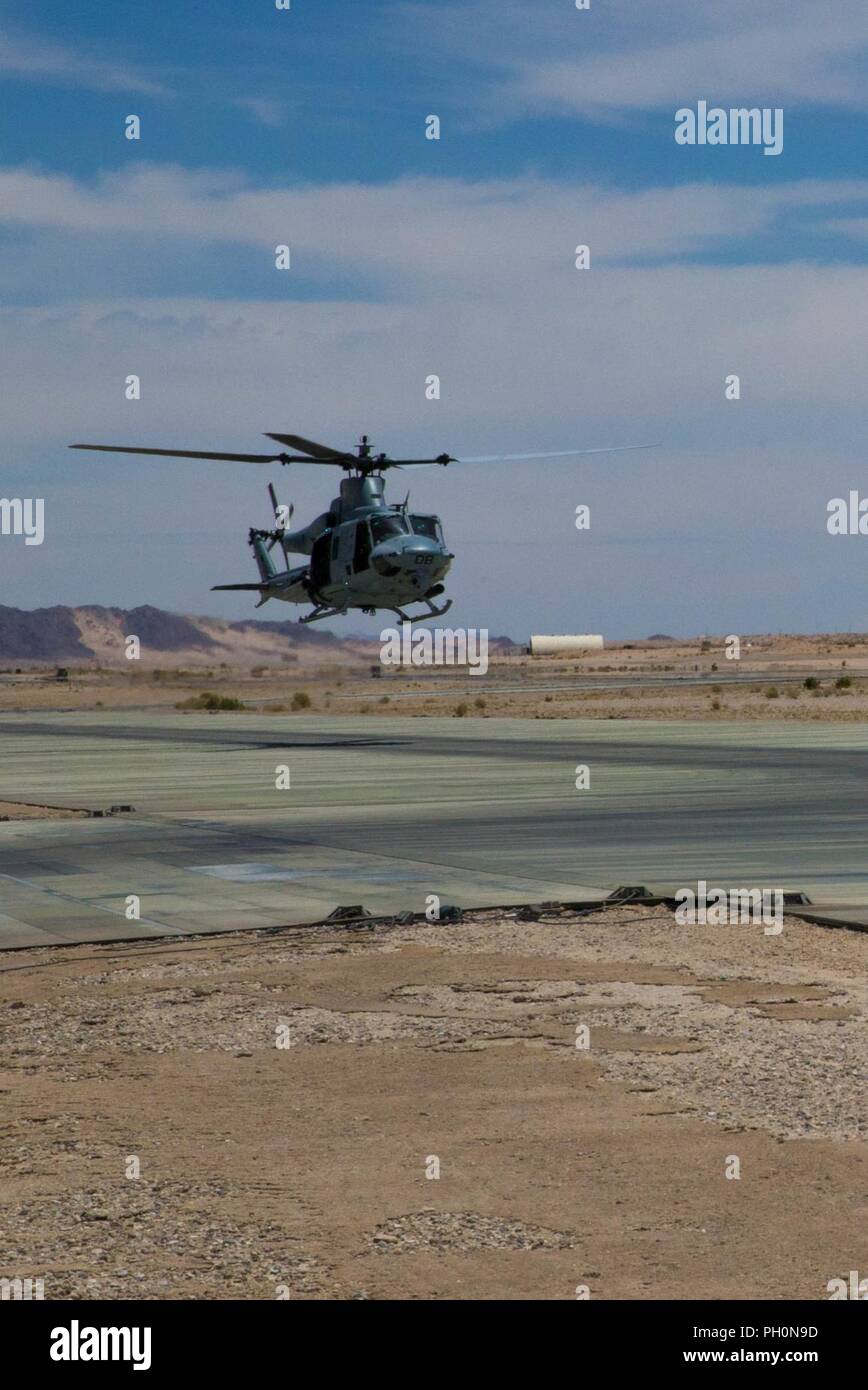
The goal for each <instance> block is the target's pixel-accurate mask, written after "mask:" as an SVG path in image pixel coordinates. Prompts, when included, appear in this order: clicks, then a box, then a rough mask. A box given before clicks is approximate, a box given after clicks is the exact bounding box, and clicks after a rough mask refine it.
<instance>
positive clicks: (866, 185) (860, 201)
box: [0, 0, 868, 637]
mask: <svg viewBox="0 0 868 1390" xmlns="http://www.w3.org/2000/svg"><path fill="white" fill-rule="evenodd" d="M866 59H868V8H866V7H865V6H864V4H863V3H862V2H861V0H858V3H857V0H836V3H835V5H834V6H833V7H832V9H831V10H827V9H826V8H825V7H823V6H820V5H818V4H817V3H815V0H731V3H729V4H727V5H724V6H722V5H720V4H718V3H713V2H712V0H668V2H667V0H661V2H660V3H656V4H639V3H637V2H636V0H630V3H626V2H625V0H591V8H590V10H589V11H587V12H580V11H577V10H576V9H575V6H574V4H573V3H571V0H534V3H533V4H527V3H518V2H517V0H462V2H461V3H458V2H453V0H428V3H421V4H414V3H406V2H403V0H402V3H391V2H390V0H385V2H384V3H379V4H377V3H367V0H366V3H364V4H362V3H356V0H292V8H291V10H290V11H289V12H279V11H277V10H276V9H275V6H274V4H273V0H247V3H245V4H243V5H239V4H237V3H229V0H212V3H208V2H207V0H197V2H196V3H194V0H173V3H172V4H171V5H167V4H161V3H157V2H156V0H154V3H139V4H135V5H108V4H94V3H93V0H66V3H64V4H62V5H60V4H56V5H52V6H49V7H45V6H40V7H34V6H32V5H25V4H23V3H5V4H3V3H0V83H2V86H3V93H2V95H3V110H4V113H5V118H4V121H3V125H2V134H0V314H2V320H3V321H2V325H0V327H2V334H0V368H2V371H3V379H4V392H3V408H2V416H0V418H2V421H3V437H4V474H5V481H4V484H3V492H4V494H5V495H6V496H10V497H11V496H41V497H44V498H45V506H46V541H45V544H44V545H43V546H42V547H27V548H25V547H24V546H23V543H22V541H21V539H20V538H13V537H0V576H2V580H3V595H4V597H3V600H2V601H3V602H4V603H9V604H16V605H20V606H23V607H33V606H38V605H43V604H51V603H58V602H65V603H85V602H92V603H97V602H103V603H109V604H119V605H130V606H132V605H134V604H138V603H146V602H150V603H156V604H159V605H161V606H164V607H169V608H173V609H175V610H179V611H188V612H211V613H221V614H225V615H227V616H234V617H241V616H243V615H244V614H246V613H247V612H248V611H250V607H249V603H248V601H247V600H246V599H245V598H244V597H243V596H240V597H237V596H231V595H217V594H211V593H210V592H209V589H210V585H211V583H216V582H221V581H227V580H240V579H244V578H248V577H250V576H249V573H248V571H249V569H250V560H249V555H248V552H247V548H246V545H245V543H244V538H245V534H246V528H247V526H248V525H249V524H251V523H253V524H265V523H266V522H267V520H268V516H267V507H266V503H265V493H264V487H265V483H266V482H267V481H268V477H269V476H271V475H270V474H266V475H263V474H262V473H261V472H259V471H257V470H255V469H250V470H245V469H244V468H243V467H241V466H238V467H233V466H231V465H218V464H215V465H210V466H209V465H199V466H197V465H195V464H192V463H190V464H186V463H181V462H179V463H177V464H172V463H160V462H155V463H153V464H147V463H143V462H142V461H136V460H134V459H133V460H124V459H117V460H112V459H108V460H106V459H105V458H100V457H99V456H93V457H88V456H84V455H74V454H70V453H68V452H67V451H66V449H65V445H66V443H67V442H70V441H72V440H74V439H81V438H84V439H93V440H104V441H106V442H118V443H125V442H129V443H142V444H154V445H162V446H172V445H176V446H178V447H185V446H186V447H190V448H206V449H207V448H218V449H219V448H224V449H242V450H245V451H247V450H257V449H258V448H260V447H261V446H260V441H259V436H260V434H261V432H262V431H265V430H297V431H298V432H300V433H302V434H307V435H309V436H312V437H314V438H323V439H324V440H325V441H326V442H328V443H333V444H335V445H336V446H340V447H346V446H347V445H348V444H349V443H350V442H351V441H352V440H353V439H354V438H355V437H356V436H357V435H358V434H359V433H360V432H361V431H362V430H368V431H369V432H371V433H372V434H373V435H374V437H375V439H376V441H377V443H378V444H379V445H381V446H382V447H384V448H386V449H387V450H388V451H389V452H392V453H396V452H401V451H404V450H405V449H406V450H414V451H415V450H418V449H424V450H425V451H426V452H428V451H431V452H434V453H436V452H440V451H441V450H443V449H447V450H449V451H450V452H452V453H460V452H468V453H487V452H495V451H498V450H501V449H502V450H503V451H504V452H515V451H519V450H524V449H534V448H539V449H557V448H565V447H567V446H569V445H572V444H575V445H583V446H587V447H595V446H599V445H602V444H608V443H626V444H632V443H637V442H644V441H659V443H660V448H659V449H658V450H655V451H653V452H649V453H647V454H644V453H643V454H633V455H631V454H625V455H621V456H619V455H613V456H611V457H604V458H602V459H599V458H595V459H587V460H581V459H579V460H574V461H569V460H568V461H564V462H561V463H557V464H555V465H535V466H534V467H533V469H521V468H518V467H516V466H514V465H507V466H504V467H501V468H496V467H495V466H490V467H485V468H480V469H476V470H471V469H469V468H468V469H466V470H464V471H462V470H460V469H459V468H458V467H457V466H456V467H454V468H450V469H449V470H444V471H441V470H436V471H434V470H431V471H429V472H426V473H424V474H419V475H413V476H411V477H409V479H408V482H409V485H410V486H412V488H413V498H414V502H415V503H416V504H417V505H420V506H424V507H425V508H427V509H434V510H438V511H439V512H440V514H441V515H442V517H443V519H444V523H445V525H446V529H447V535H448V537H449V539H450V541H451V542H452V544H453V548H454V549H456V551H457V555H458V558H457V560H456V564H455V567H454V570H453V576H452V578H451V582H450V590H451V592H452V594H453V596H454V598H455V600H456V603H455V608H454V609H453V612H452V614H451V615H450V620H453V619H454V621H455V622H463V623H466V624H468V625H485V626H488V627H490V628H491V629H492V630H496V631H501V630H507V631H511V632H513V633H514V635H515V636H516V637H523V636H525V635H526V634H527V633H528V632H529V631H531V630H540V629H543V630H548V629H552V630H565V631H571V630H592V631H602V632H605V633H608V634H610V635H613V636H641V635H643V634H645V633H646V632H649V631H660V630H665V631H673V632H682V633H688V632H700V631H719V632H723V631H725V632H732V631H749V630H754V631H756V630H766V629H771V630H778V629H785V630H812V629H817V628H830V629H846V628H851V627H853V628H864V627H866V626H868V624H866V623H865V620H864V619H865V612H866V605H865V582H864V573H865V563H864V559H863V554H862V551H863V548H864V547H866V546H868V537H836V538H832V537H829V536H828V534H827V532H826V528H825V518H826V503H827V501H828V500H829V499H830V498H832V497H835V496H842V495H846V492H847V491H848V490H849V489H850V488H859V487H860V485H863V486H864V489H865V492H866V495H868V481H863V480H864V479H865V467H864V439H865V426H866V418H865V406H864V377H865V367H864V363H865V361H866V358H868V351H866V349H868V341H866V338H868V327H866V324H868V315H866V313H865V307H866V306H865V298H866V257H868V179H866V177H865V175H864V171H863V167H862V165H863V162H864V156H863V151H864V149H865V148H866V137H868V86H866V84H865V81H864V78H865V70H866ZM700 99H704V100H707V101H708V102H709V103H710V104H712V105H720V106H723V107H729V106H730V105H735V106H760V107H765V106H771V107H781V108H782V109H783V111H784V132H785V139H784V149H783V153H782V154H781V155H780V156H779V157H775V158H769V157H765V156H763V154H762V151H761V150H759V149H757V148H752V147H722V148H714V147H708V146H706V147H695V148H689V147H680V146H678V145H676V143H675V141H674V138H673V129H674V113H675V110H676V109H677V108H679V107H681V106H685V105H687V106H695V104H696V102H697V101H699V100H700ZM131 113H134V114H136V115H138V116H140V118H141V122H142V138H141V140H140V141H138V142H132V141H128V140H126V139H124V135H123V129H124V120H125V117H126V116H127V115H129V114H131ZM430 113H436V114H437V115H439V117H440V120H441V126H442V128H441V139H440V140H439V141H430V140H426V139H425V138H424V124H425V118H426V116H427V115H428V114H430ZM281 242H287V243H289V244H290V246H291V248H292V257H293V263H292V269H291V271H289V272H286V273H281V272H278V271H276V270H275V268H274V255H273V251H274V246H275V245H276V244H278V243H281ZM578 243H587V244H589V245H590V246H591V253H592V265H591V269H590V270H588V271H584V272H579V271H577V270H576V269H575V266H574V263H573V259H574V257H573V253H574V248H575V246H576V245H577V244H578ZM133 372H134V373H136V374H138V375H140V377H141V380H142V399H141V400H140V401H137V402H129V401H126V400H125V399H124V394H123V383H124V378H125V377H126V375H127V374H128V373H133ZM433 372H436V373H437V374H439V375H440V377H441V381H442V395H441V399H440V400H439V401H437V402H429V401H426V400H425V396H424V382H425V378H426V376H427V375H428V374H429V373H433ZM732 372H735V373H738V374H739V375H740V377H741V382H742V399H741V400H740V401H738V402H727V401H726V400H725V399H724V387H723V382H724V377H725V376H726V375H727V374H728V373H732ZM312 475H313V476H312ZM275 481H276V483H277V485H278V487H279V490H280V491H281V493H282V494H283V495H284V496H286V498H287V499H292V500H293V501H295V503H296V507H297V515H298V516H303V515H304V514H305V512H307V511H309V512H310V513H311V514H313V513H315V512H317V511H320V510H321V509H322V507H323V505H324V504H325V503H326V502H327V501H328V498H329V496H330V495H331V484H330V481H329V477H328V476H324V474H323V472H321V471H319V470H316V471H314V470H304V469H294V470H284V471H283V472H282V475H280V476H278V477H277V478H276V479H275ZM401 484H402V485H404V486H406V484H405V480H404V478H402V479H401ZM393 490H395V489H393ZM396 495H397V491H396ZM580 503H586V504H588V505H590V506H591V517H592V524H591V530H590V532H588V533H582V534H579V533H577V532H576V531H575V527H574V526H573V524H572V517H573V516H574V514H575V507H576V505H578V504H580ZM291 614H294V610H290V609H287V610H286V616H290V615H291ZM268 616H274V615H273V614H272V613H271V612H270V611H269V614H268ZM279 616H284V614H283V612H281V614H280V615H279ZM381 625H382V624H381V621H380V620H379V619H377V620H372V621H371V623H370V624H369V625H368V626H369V627H370V629H371V631H374V630H378V629H379V627H380V626H381ZM335 629H336V630H338V631H349V630H365V620H364V619H363V618H360V617H355V616H353V617H351V618H348V619H346V620H343V621H342V622H341V623H337V624H335Z"/></svg>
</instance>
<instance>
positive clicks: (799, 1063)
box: [0, 907, 868, 1300]
mask: <svg viewBox="0 0 868 1390" xmlns="http://www.w3.org/2000/svg"><path fill="white" fill-rule="evenodd" d="M537 918H538V919H537V920H530V921H528V920H521V919H520V918H517V917H515V916H510V915H509V914H503V913H500V914H494V913H488V914H485V913H483V914H477V915H474V916H473V917H472V918H466V919H465V921H464V922H462V923H460V924H456V925H428V924H422V925H413V926H404V927H392V928H388V929H386V928H377V929H375V930H370V931H363V932H359V931H350V930H346V929H344V930H338V929H334V928H327V929H324V930H321V931H316V932H311V931H303V930H294V931H291V930H288V931H286V932H283V933H280V932H278V933H274V934H270V935H266V934H251V933H245V934H238V935H233V936H229V937H221V938H217V939H204V938H200V939H193V940H186V941H184V942H180V941H179V942H177V943H175V942H171V941H162V942H155V943H151V944H147V945H144V946H143V945H141V944H131V945H128V946H105V947H75V948H68V949H55V950H42V951H28V952H10V953H7V954H6V955H4V957H3V958H2V961H0V973H2V1014H0V1017H2V1023H3V1032H4V1040H5V1045H4V1052H3V1065H2V1077H0V1087H2V1090H3V1101H4V1104H3V1112H4V1118H3V1125H2V1133H0V1162H2V1167H3V1172H4V1175H5V1182H4V1195H3V1201H2V1219H0V1229H2V1235H0V1272H2V1274H3V1275H5V1276H8V1277H13V1276H16V1275H17V1276H21V1277H27V1276H31V1277H43V1278H44V1279H45V1296H46V1298H54V1299H67V1298H77V1297H86V1298H97V1297H108V1298H112V1299H127V1298H146V1299H162V1298H176V1299H191V1298H216V1299H230V1298H244V1299H274V1298H279V1297H291V1298H294V1299H297V1298H302V1299H309V1298H316V1299H328V1298H333V1299H385V1298H411V1299H495V1298H507V1299H531V1298H545V1299H573V1298H575V1297H576V1296H577V1289H578V1290H579V1291H580V1292H581V1291H583V1290H584V1289H585V1288H586V1289H587V1291H588V1294H589V1296H590V1297H592V1298H606V1299H660V1298H676V1299H687V1298H701V1299H746V1298H761V1299H786V1298H800V1299H811V1300H814V1299H824V1298H827V1297H828V1293H827V1291H826V1285H827V1283H828V1281H829V1280H830V1279H832V1278H834V1277H837V1276H839V1275H841V1276H843V1277H846V1273H847V1271H849V1270H850V1269H861V1268H864V1267H865V1266H866V1264H868V1252H866V1248H865V1230H866V1221H865V1217H866V1205H865V1192H866V1182H865V1178H866V1168H865V1158H866V1145H865V1139H866V1128H868V1113H866V1102H865V1075H866V1042H865V1037H866V1035H865V1009H866V995H868V989H866V983H865V957H866V950H868V937H866V936H865V935H864V934H861V933H857V932H849V931H842V930H828V929H823V928H818V927H815V926H811V925H809V924H807V923H804V922H801V921H798V920H795V919H790V918H788V919H787V920H786V923H785V928H784V931H783V933H782V934H781V935H780V936H777V937H774V936H765V935H764V934H763V933H762V930H761V929H760V928H758V927H754V926H745V925H742V926H730V927H701V926H696V927H683V926H678V925H677V924H676V923H675V921H674V918H673V917H672V916H671V914H670V913H669V912H668V911H667V910H666V909H665V908H653V909H652V908H643V907H624V908H621V909H618V910H612V911H608V912H606V913H605V914H600V913H597V914H596V915H592V916H585V917H579V916H575V915H572V916H570V915H567V916H564V917H552V918H551V919H550V920H539V914H537ZM580 1025H587V1027H588V1028H589V1043H590V1045H589V1047H588V1048H587V1049H582V1048H577V1046H576V1040H577V1027H578V1026H580ZM283 1044H288V1045H283ZM134 1160H137V1163H138V1168H136V1163H135V1162H134ZM734 1160H737V1164H738V1166H739V1168H740V1176H739V1177H738V1178H727V1177H726V1175H725V1174H726V1171H727V1168H729V1170H730V1171H734ZM438 1166H439V1177H437V1176H430V1175H431V1174H434V1173H436V1172H437V1171H438ZM136 1171H138V1173H139V1176H137V1177H136V1176H128V1174H130V1173H135V1172H136Z"/></svg>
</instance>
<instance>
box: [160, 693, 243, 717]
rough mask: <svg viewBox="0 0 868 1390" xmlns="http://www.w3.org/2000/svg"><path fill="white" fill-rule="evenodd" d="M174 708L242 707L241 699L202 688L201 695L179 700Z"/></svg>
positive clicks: (210, 708)
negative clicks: (216, 693)
mask: <svg viewBox="0 0 868 1390" xmlns="http://www.w3.org/2000/svg"><path fill="white" fill-rule="evenodd" d="M175 709H206V710H210V711H212V712H213V711H214V710H229V709H244V704H243V703H242V701H241V700H236V699H234V698H233V697H232V696H231V695H215V694H214V692H213V691H212V690H203V691H202V693H201V695H191V696H190V698H189V700H179V701H178V703H177V704H176V705H175Z"/></svg>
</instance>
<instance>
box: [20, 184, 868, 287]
mask: <svg viewBox="0 0 868 1390" xmlns="http://www.w3.org/2000/svg"><path fill="white" fill-rule="evenodd" d="M866 198H868V181H856V180H854V181H849V182H845V181H839V182H833V181H830V182H823V181H822V180H804V181H799V182H794V183H790V184H777V183H774V184H770V185H767V186H765V187H739V186H737V185H715V184H709V183H704V184H696V185H687V186H682V187H674V188H663V189H660V188H657V189H646V190H642V191H639V192H622V191H618V190H612V189H606V188H603V187H600V186H597V185H588V184H586V185H573V186H570V185H566V184H562V183H557V182H555V181H549V180H544V179H534V178H519V179H504V180H486V181H482V182H472V181H468V180H460V179H430V178H404V179H398V180H396V181H394V182H391V183H384V184H361V183H341V184H326V185H316V186H300V187H297V188H264V189H263V188H254V187H250V186H248V185H246V184H245V182H244V180H243V178H242V176H241V175H239V174H233V173H231V172H230V173H227V172H225V171H205V172H195V173H191V172H188V171H186V170H184V169H182V168H180V167H176V166H157V165H141V164H137V165H136V166H135V167H134V168H133V169H131V170H129V171H124V172H121V173H113V174H110V175H106V176H104V177H102V178H100V179H98V180H96V181H95V182H92V183H85V182H82V181H77V180H74V179H72V178H69V177H67V176H65V175H57V174H47V173H41V172H39V171H36V170H33V169H7V170H2V171H0V226H3V225H5V226H7V227H11V228H30V229H41V230H50V231H55V232H59V233H63V232H75V233H85V234H89V235H93V236H100V237H103V238H106V237H112V236H114V237H116V238H122V239H124V241H125V244H126V246H127V252H126V256H127V259H128V263H129V269H130V277H131V282H132V283H134V282H135V258H136V254H137V252H136V239H137V238H142V237H144V238H147V239H148V241H149V250H148V256H149V257H152V256H153V255H155V254H159V251H158V243H159V240H160V239H161V238H162V239H163V240H165V241H166V242H167V243H168V241H169V240H170V239H171V238H186V239H189V240H190V241H192V242H194V243H195V242H198V243H200V244H201V245H202V247H203V253H204V249H205V248H206V247H209V246H216V245H219V244H220V243H238V244H242V245H249V246H253V247H257V248H260V249H261V253H262V256H263V264H265V263H266V258H267V257H269V256H271V255H273V251H274V247H275V246H276V245H279V244H282V243H284V242H286V243H289V245H290V246H291V248H292V253H293V258H294V262H293V263H294V266H295V271H294V272H293V274H295V275H297V276H298V275H300V276H301V277H302V283H303V281H304V276H305V275H306V274H307V275H310V273H311V271H313V270H316V269H317V268H318V267H321V266H323V265H326V266H328V269H329V274H330V275H332V276H333V275H334V274H335V272H336V270H340V271H342V272H343V273H347V272H349V273H350V274H353V273H355V274H356V275H357V276H361V277H364V276H365V275H374V276H376V277H379V279H380V280H381V281H382V282H384V283H386V284H391V285H393V286H397V285H403V286H405V287H409V289H408V292H409V293H411V294H412V295H413V296H415V297H419V298H428V297H431V296H433V297H435V298H436V297H439V296H441V295H442V294H443V292H444V289H445V287H446V284H447V282H453V283H456V284H457V283H460V284H461V285H462V286H463V289H464V292H465V293H468V294H471V295H475V296H480V295H485V294H488V293H494V294H495V295H500V294H506V295H508V297H510V298H512V299H513V300H518V301H522V300H524V299H525V298H527V297H529V296H530V297H533V296H535V295H536V293H537V285H538V279H539V276H540V275H545V276H549V275H553V276H557V275H558V274H560V273H563V272H564V271H567V270H571V267H572V264H573V256H574V248H575V246H576V245H578V244H580V243H582V244H587V245H590V246H591V249H592V256H593V258H594V262H595V264H598V265H599V264H605V263H609V264H611V263H613V262H615V261H618V260H623V259H625V258H634V259H635V258H638V257H664V258H665V257H670V258H675V257H680V256H684V255H685V254H691V253H695V252H701V251H703V250H705V249H716V248H717V247H719V246H724V245H725V244H726V243H727V242H731V241H733V240H734V239H735V240H739V239H743V238H749V237H750V238H754V239H756V240H757V242H758V241H759V239H760V238H761V237H762V235H763V234H767V235H769V234H771V232H772V231H773V229H774V228H775V226H776V222H777V219H778V218H780V217H781V216H782V215H783V214H786V213H789V212H793V213H799V212H800V211H802V210H813V209H816V208H824V209H825V208H827V207H831V206H832V205H834V204H836V203H837V204H841V205H842V212H841V215H842V216H844V215H845V212H847V211H849V212H850V213H851V214H852V211H853V209H852V208H851V209H846V208H845V205H846V204H848V203H853V202H856V201H858V200H865V199H866ZM155 248H156V249H155ZM39 254H40V255H43V254H44V249H43V248H40V253H39ZM14 256H15V263H16V266H18V267H19V268H20V267H21V266H22V264H23V258H24V253H23V252H22V248H21V247H20V246H16V247H15V248H14ZM69 273H70V275H71V276H74V273H75V268H74V266H71V267H70V272H69ZM293 283H294V282H293V281H292V280H291V279H281V278H280V277H278V278H276V279H275V295H283V294H284V293H290V294H291V293H292V286H293Z"/></svg>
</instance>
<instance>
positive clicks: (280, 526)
mask: <svg viewBox="0 0 868 1390" xmlns="http://www.w3.org/2000/svg"><path fill="white" fill-rule="evenodd" d="M268 495H269V497H270V498H271V508H272V511H273V512H274V520H275V523H276V525H275V528H274V530H273V531H272V533H271V536H270V538H269V543H268V549H269V550H271V549H273V547H274V546H275V545H276V544H277V542H278V541H282V540H283V538H284V536H285V535H286V528H287V526H288V525H289V523H290V521H291V520H292V514H293V512H294V511H295V507H294V506H293V505H292V503H291V502H290V503H289V505H288V506H287V504H286V503H285V502H278V500H277V493H276V492H275V491H274V483H269V484H268Z"/></svg>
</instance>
